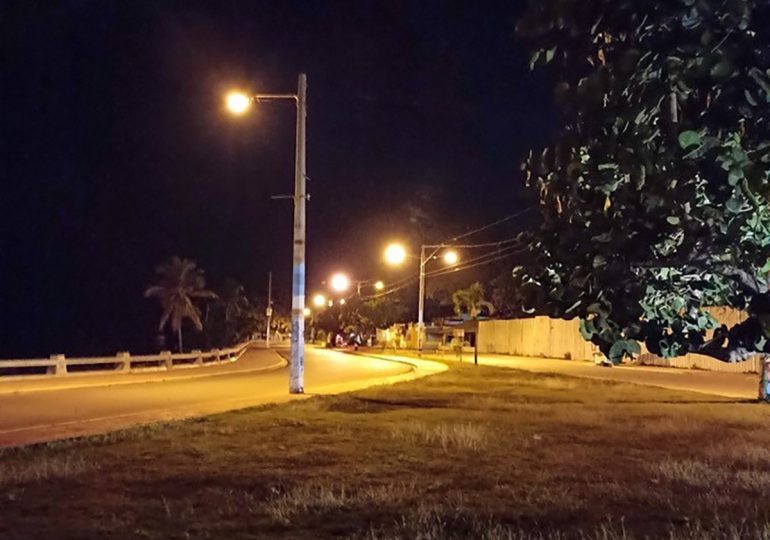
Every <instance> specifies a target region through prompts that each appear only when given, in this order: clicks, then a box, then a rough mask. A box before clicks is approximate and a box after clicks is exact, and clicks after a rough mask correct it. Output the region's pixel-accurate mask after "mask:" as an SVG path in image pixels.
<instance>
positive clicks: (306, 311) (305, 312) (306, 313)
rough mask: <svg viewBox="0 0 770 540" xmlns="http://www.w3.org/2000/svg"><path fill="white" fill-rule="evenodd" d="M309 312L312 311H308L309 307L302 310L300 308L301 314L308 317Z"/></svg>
mask: <svg viewBox="0 0 770 540" xmlns="http://www.w3.org/2000/svg"><path fill="white" fill-rule="evenodd" d="M311 313H312V312H311V311H310V308H309V307H306V308H305V309H303V310H302V314H303V315H304V316H305V317H310V314H311Z"/></svg>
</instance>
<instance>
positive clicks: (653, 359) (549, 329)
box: [478, 307, 762, 373]
mask: <svg viewBox="0 0 770 540" xmlns="http://www.w3.org/2000/svg"><path fill="white" fill-rule="evenodd" d="M708 311H709V312H710V313H711V314H712V315H713V316H714V318H715V319H716V320H717V321H719V322H720V323H722V324H726V325H727V326H728V327H730V326H732V325H734V324H737V323H739V322H742V321H744V320H745V319H746V314H745V313H744V312H742V311H738V310H735V309H731V308H723V307H719V308H709V310H708ZM478 344H479V352H480V353H497V354H510V355H514V356H532V357H542V358H565V359H569V360H587V361H591V360H593V359H594V353H595V352H596V348H595V347H594V346H593V344H591V343H589V342H587V341H585V340H584V339H583V337H582V336H581V335H580V330H579V322H578V320H577V319H573V320H563V319H551V318H549V317H531V318H528V319H507V320H494V321H480V322H479V335H478ZM639 362H640V363H642V364H645V365H654V366H665V367H678V368H695V369H705V370H710V371H725V372H732V373H759V372H760V370H761V368H762V361H761V358H760V357H758V356H756V357H753V358H751V359H749V360H746V361H744V362H736V363H727V362H720V361H719V360H716V359H714V358H711V357H709V356H703V355H699V354H687V355H684V356H680V357H677V358H670V359H665V358H660V357H658V356H655V355H654V354H652V353H650V352H648V351H647V350H646V349H645V348H644V347H643V348H642V353H641V354H640V355H639Z"/></svg>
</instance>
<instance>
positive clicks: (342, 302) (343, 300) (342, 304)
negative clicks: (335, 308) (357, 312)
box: [340, 298, 345, 306]
mask: <svg viewBox="0 0 770 540" xmlns="http://www.w3.org/2000/svg"><path fill="white" fill-rule="evenodd" d="M340 305H341V306H344V305H345V299H344V298H340Z"/></svg>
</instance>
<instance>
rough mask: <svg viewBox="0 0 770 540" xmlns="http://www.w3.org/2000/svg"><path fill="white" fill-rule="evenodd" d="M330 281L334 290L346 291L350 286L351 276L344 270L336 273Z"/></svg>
mask: <svg viewBox="0 0 770 540" xmlns="http://www.w3.org/2000/svg"><path fill="white" fill-rule="evenodd" d="M329 283H330V284H331V287H332V290H333V291H336V292H345V291H347V290H348V289H349V288H350V278H349V277H348V276H346V275H345V274H343V273H342V272H338V273H336V274H334V275H333V276H332V279H331V281H330V282H329Z"/></svg>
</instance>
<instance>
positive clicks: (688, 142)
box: [679, 130, 701, 150]
mask: <svg viewBox="0 0 770 540" xmlns="http://www.w3.org/2000/svg"><path fill="white" fill-rule="evenodd" d="M700 144H701V134H700V133H698V132H697V131H692V130H688V131H683V132H682V133H680V134H679V146H681V147H682V149H685V150H686V149H687V148H690V147H692V146H700Z"/></svg>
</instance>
